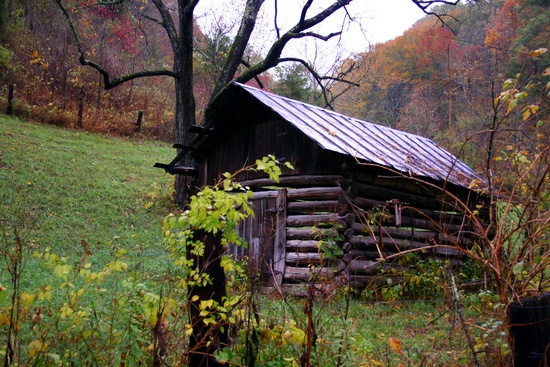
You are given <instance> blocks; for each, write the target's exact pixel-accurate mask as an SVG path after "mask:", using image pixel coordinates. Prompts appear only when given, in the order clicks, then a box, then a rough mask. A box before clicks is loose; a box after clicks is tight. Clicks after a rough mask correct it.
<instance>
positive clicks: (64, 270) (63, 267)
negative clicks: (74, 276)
mask: <svg viewBox="0 0 550 367" xmlns="http://www.w3.org/2000/svg"><path fill="white" fill-rule="evenodd" d="M71 270H72V267H71V265H69V264H59V265H56V266H55V268H54V269H53V273H54V274H55V275H56V276H57V277H58V278H61V279H64V280H67V279H68V278H69V274H71Z"/></svg>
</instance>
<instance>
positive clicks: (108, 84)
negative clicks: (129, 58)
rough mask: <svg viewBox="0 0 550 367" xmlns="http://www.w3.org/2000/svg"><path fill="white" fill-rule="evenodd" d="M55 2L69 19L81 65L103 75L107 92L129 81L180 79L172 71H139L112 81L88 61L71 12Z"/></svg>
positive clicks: (102, 69)
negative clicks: (152, 78)
mask: <svg viewBox="0 0 550 367" xmlns="http://www.w3.org/2000/svg"><path fill="white" fill-rule="evenodd" d="M55 1H56V3H57V5H58V6H59V8H60V9H61V11H62V12H63V15H64V16H65V18H66V19H67V23H68V25H69V28H70V29H71V33H72V35H73V38H74V41H75V43H76V47H77V50H78V60H79V62H80V64H81V65H83V66H90V67H92V68H94V69H96V70H97V71H98V72H99V73H100V74H101V76H102V77H103V84H104V87H105V89H107V90H108V89H112V88H114V87H116V86H118V85H120V84H122V83H125V82H128V81H130V80H133V79H137V78H141V77H146V76H162V75H164V76H170V77H172V78H176V79H177V78H178V77H179V76H178V74H177V73H175V72H174V71H172V70H167V69H160V70H145V71H138V72H134V73H129V74H126V75H123V76H121V77H118V78H115V79H112V80H111V76H110V75H109V72H108V71H107V70H105V69H104V68H102V67H101V66H100V65H99V64H97V63H96V62H94V61H92V60H88V59H86V56H85V53H84V51H83V48H82V44H81V42H80V37H79V36H78V32H77V31H76V28H75V26H74V23H73V21H72V19H71V16H70V14H69V12H68V11H67V9H66V8H65V6H64V5H63V4H62V3H61V0H55ZM153 1H155V0H153ZM163 25H164V26H166V24H164V23H163ZM166 29H167V31H168V28H166Z"/></svg>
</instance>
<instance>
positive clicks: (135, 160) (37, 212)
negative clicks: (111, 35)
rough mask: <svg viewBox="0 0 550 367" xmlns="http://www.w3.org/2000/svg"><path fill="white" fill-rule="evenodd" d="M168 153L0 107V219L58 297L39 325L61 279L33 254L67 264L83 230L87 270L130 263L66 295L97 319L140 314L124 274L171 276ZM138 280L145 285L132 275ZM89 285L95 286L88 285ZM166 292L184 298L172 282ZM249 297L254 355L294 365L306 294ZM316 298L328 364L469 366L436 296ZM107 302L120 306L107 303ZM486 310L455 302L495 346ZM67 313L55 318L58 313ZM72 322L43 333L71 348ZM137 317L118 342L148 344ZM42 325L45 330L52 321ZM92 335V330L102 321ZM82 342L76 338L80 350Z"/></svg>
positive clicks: (177, 337) (321, 354)
mask: <svg viewBox="0 0 550 367" xmlns="http://www.w3.org/2000/svg"><path fill="white" fill-rule="evenodd" d="M173 154H174V151H173V149H172V148H170V147H169V146H168V145H166V144H161V143H156V142H150V141H140V140H131V139H124V138H112V137H106V136H100V135H95V134H89V133H86V132H83V131H75V130H64V129H59V128H55V127H49V126H43V125H38V124H31V123H25V122H21V121H19V120H17V119H14V118H9V117H6V116H0V219H2V220H3V221H4V223H7V222H9V223H12V224H13V225H15V226H16V227H17V228H19V230H20V231H21V233H22V234H23V236H24V237H25V245H26V246H27V248H28V250H29V253H28V254H27V256H28V257H27V259H28V263H27V265H26V266H27V267H26V271H25V272H24V276H23V279H22V289H23V291H24V292H31V293H32V292H35V294H38V293H39V291H38V290H39V289H40V287H42V286H43V285H53V292H54V293H56V295H55V296H54V298H55V297H58V299H59V301H53V302H57V304H53V305H51V304H44V302H43V303H40V302H38V303H37V304H36V307H37V309H38V307H40V309H41V310H43V311H42V312H45V311H47V310H53V315H50V317H53V319H51V321H48V322H49V323H48V322H46V321H47V320H46V318H45V319H44V321H43V325H46V326H47V325H56V322H57V321H56V320H55V317H56V314H55V313H56V312H58V310H61V309H62V305H63V302H66V300H67V299H68V298H67V297H68V296H67V295H68V294H70V291H71V289H70V287H63V286H61V285H60V284H61V282H62V279H60V278H56V277H55V276H53V274H52V269H48V268H46V267H44V266H43V262H41V261H40V260H38V259H36V258H34V257H33V256H31V254H32V253H33V252H37V253H44V252H45V251H46V249H50V251H51V252H52V253H54V254H57V255H58V256H62V257H66V263H67V264H70V265H73V266H74V265H75V264H77V263H78V262H79V261H80V258H81V254H82V252H83V246H82V243H83V241H84V242H85V243H87V244H88V245H87V247H89V250H90V251H91V252H92V254H91V255H90V256H89V258H88V259H87V260H86V261H87V262H89V263H90V264H91V265H90V266H91V269H92V270H94V271H99V270H101V269H102V267H103V266H104V265H105V264H107V263H108V262H110V261H112V260H113V259H114V258H115V253H116V252H117V251H118V250H119V249H124V250H126V251H127V254H126V256H125V258H124V261H126V262H127V263H128V265H129V269H128V272H129V274H120V275H119V276H115V277H114V280H112V281H111V283H106V284H97V285H95V284H93V285H88V286H89V288H86V293H85V294H84V298H83V300H82V301H78V302H75V305H77V306H78V307H79V308H78V309H79V310H82V311H85V312H90V310H92V309H93V310H94V312H93V313H94V314H95V312H96V311H97V313H98V314H97V315H96V316H95V317H96V318H95V319H92V318H90V320H92V321H94V322H96V323H97V324H98V325H106V324H108V323H110V322H111V320H113V323H114V320H117V322H118V323H119V324H120V325H123V324H127V325H130V326H131V327H132V328H133V327H134V326H136V325H137V324H136V325H134V322H137V321H139V318H140V317H141V316H133V315H134V314H132V315H130V314H129V313H127V311H126V310H129V311H128V312H130V311H131V312H135V313H136V315H140V313H142V312H143V310H142V308H143V305H142V304H140V303H141V302H142V300H143V298H142V297H143V294H142V293H140V292H134V291H133V290H132V289H131V287H129V286H128V285H124V284H128V279H130V278H129V277H132V279H134V281H135V283H133V284H134V285H132V287H134V286H135V287H136V289H138V288H139V289H146V290H147V291H149V290H153V291H155V292H158V291H159V287H158V286H159V284H161V283H162V280H165V279H169V277H168V276H167V275H168V274H169V273H170V272H171V269H172V268H173V259H170V257H169V256H168V254H167V252H166V251H165V244H164V242H163V233H162V230H161V221H162V218H163V217H164V216H165V215H166V214H168V213H169V212H171V211H175V208H174V206H173V204H172V177H171V176H169V175H167V174H166V173H165V172H164V171H163V170H159V169H156V168H153V164H154V163H155V162H156V161H159V162H166V161H170V160H171V159H172V158H173ZM0 260H1V262H0V265H1V269H2V271H1V273H0V295H2V294H4V295H5V294H6V292H1V289H2V287H1V285H2V284H4V285H5V286H7V287H8V288H9V286H10V282H9V276H8V273H7V272H6V271H5V261H4V260H5V259H4V258H2V259H0ZM73 268H74V267H73ZM156 280H161V281H158V282H157V281H156ZM125 282H126V283H125ZM142 282H146V283H147V284H148V285H147V286H142V284H141V283H142ZM75 286H76V289H78V288H79V287H86V286H87V285H86V284H85V282H84V281H83V280H82V279H80V283H79V284H75ZM96 286H97V292H96V291H94V289H95V288H94V287H96ZM170 287H172V289H170ZM173 288H175V287H174V286H173V285H172V286H170V285H167V286H166V288H165V290H164V291H166V292H173V291H174V289H173ZM82 289H84V288H82ZM106 289H108V291H107V290H106ZM65 292H67V293H65ZM117 294H119V295H120V296H121V298H122V297H128V299H126V301H125V304H122V303H117V302H122V301H123V299H119V300H117V298H118V296H117ZM171 294H172V295H174V297H179V298H181V297H182V293H181V292H180V293H177V292H175V293H171ZM176 294H178V296H176ZM0 298H1V297H0ZM1 301H2V300H1V299H0V306H2V304H1V303H2V302H1ZM4 301H7V299H5V300H4ZM258 302H259V306H258V308H257V309H256V311H257V312H258V315H259V316H260V317H261V322H260V324H258V325H255V329H256V331H257V332H258V334H257V336H258V337H257V342H258V348H259V349H258V352H257V353H258V354H257V362H258V365H262V366H293V365H296V366H297V363H298V362H297V361H299V359H300V356H301V355H302V353H303V350H304V349H303V345H302V341H303V337H301V336H300V332H298V331H297V330H304V329H306V325H307V317H306V315H305V314H304V300H303V299H292V298H289V299H286V300H280V299H278V298H275V299H273V298H271V297H259V300H258ZM182 304H184V303H182ZM314 304H315V308H314V312H313V315H314V324H315V329H316V333H317V338H318V339H317V342H316V346H315V348H314V351H313V354H312V362H313V363H314V364H315V365H317V366H323V365H324V366H333V365H336V361H337V360H338V358H340V365H341V366H399V365H400V363H402V364H403V365H404V366H419V365H424V366H470V365H472V356H471V352H470V351H469V349H468V343H467V341H466V339H465V336H464V333H463V330H462V327H461V325H460V324H459V322H458V319H457V315H456V313H454V312H452V311H449V310H447V306H446V304H445V303H444V302H442V301H439V302H416V303H389V304H385V303H368V302H366V301H365V298H362V297H359V298H356V299H352V300H351V302H350V308H349V314H348V315H347V317H346V316H345V313H344V310H345V309H346V301H345V298H344V297H343V296H334V297H329V298H326V297H319V298H316V299H315V302H314ZM111 305H114V309H112V310H111V309H110V308H109V307H110V306H111ZM466 306H467V305H466ZM470 306H472V305H470ZM33 307H34V306H33ZM75 307H76V306H75ZM117 307H118V309H121V310H123V311H119V313H117ZM122 307H126V308H124V309H122ZM178 310H179V311H178V312H179V313H178V312H175V313H174V314H171V315H170V318H167V323H168V324H167V325H168V327H169V328H171V334H170V338H171V339H170V341H171V345H173V347H172V348H174V350H177V353H179V354H181V353H183V352H184V348H185V346H183V347H182V346H181V345H182V340H185V337H183V336H182V335H183V331H182V330H183V329H184V327H183V326H182V325H183V324H184V323H185V322H187V321H186V320H187V318H186V316H185V315H182V313H184V312H185V306H179V308H178ZM487 310H490V307H486V306H484V305H478V308H477V309H474V307H472V308H471V309H470V310H468V309H465V310H464V311H465V312H466V317H467V323H468V326H469V328H470V330H471V332H472V335H473V337H474V338H476V337H477V339H475V341H476V343H477V342H479V341H480V340H481V341H483V342H485V341H487V342H489V343H491V344H489V345H488V346H487V347H484V348H485V349H486V350H487V351H494V346H495V345H498V343H497V344H495V342H494V340H495V339H496V337H495V335H496V334H495V333H493V334H491V335H489V337H485V338H483V339H480V338H479V336H480V335H482V333H484V332H487V331H488V330H489V329H490V327H487V326H486V325H485V326H483V324H484V323H486V321H487V320H488V319H490V318H493V317H494V318H497V319H498V318H499V317H501V316H502V315H501V314H500V311H496V312H493V311H489V312H488V311H487ZM484 313H486V314H484ZM90 314H91V313H90ZM0 316H2V315H1V308H0ZM125 317H127V318H128V319H126V318H125ZM67 320H69V319H60V321H63V322H66V321H67ZM86 320H88V319H86ZM90 320H88V321H90ZM71 322H73V324H67V325H68V326H66V327H65V329H60V330H58V331H57V334H47V335H48V337H49V335H54V336H53V337H52V338H54V339H57V340H58V341H59V343H58V344H61V342H64V343H67V345H68V347H66V348H69V349H70V348H77V346H76V345H77V344H76V343H77V342H79V340H81V339H82V338H80V339H79V335H78V334H73V329H72V327H73V326H74V325H76V324H77V321H74V320H73V321H71ZM82 322H83V321H82ZM90 322H91V321H90ZM138 324H139V328H138V329H139V330H140V332H141V333H142V334H136V335H140V337H135V336H134V334H131V333H132V332H134V331H131V332H130V331H124V330H125V329H120V327H121V326H118V327H119V332H120V333H121V335H123V336H125V337H126V339H124V338H123V339H121V340H122V342H121V343H127V342H128V341H135V342H136V346H137V348H138V349H139V348H141V349H142V353H144V355H147V354H148V351H147V348H146V347H144V346H147V345H149V344H148V343H150V341H148V338H150V337H151V330H150V327H149V326H148V325H147V324H146V323H143V322H140V323H138ZM251 324H253V323H247V322H246V321H245V322H243V324H242V326H243V327H242V328H241V329H240V330H238V332H237V334H238V335H240V337H238V338H237V339H236V340H237V344H236V345H235V347H234V351H235V353H237V354H238V353H241V354H242V353H243V351H244V340H245V338H244V335H245V333H246V328H244V326H246V325H251ZM32 325H34V324H32V323H31V324H29V325H28V326H26V327H27V329H26V330H27V333H29V334H25V335H23V336H22V337H21V345H22V347H23V348H26V349H25V350H28V349H29V348H30V345H31V344H32V342H33V340H34V338H35V337H33V336H32V335H31V334H32V331H31V329H30V328H31V326H32ZM71 325H72V326H71ZM78 325H80V324H78ZM82 325H84V323H83V324H82ZM86 325H87V324H86ZM294 325H295V326H294ZM3 326H4V327H5V326H6V325H5V324H4V325H3ZM0 327H2V319H1V317H0ZM32 327H34V326H32ZM136 327H137V326H136ZM296 327H297V329H296ZM178 328H179V329H178ZM108 330H112V329H108ZM120 330H122V331H120ZM128 330H134V329H128ZM178 330H179V333H178ZM489 331H491V332H493V331H494V330H492V329H491V330H489ZM496 331H497V332H501V330H496ZM48 333H53V330H49V331H48ZM125 333H126V334H125ZM136 333H137V331H136ZM97 335H98V338H99V339H100V336H101V335H102V334H101V331H100V332H99V334H97ZM302 336H303V335H302ZM390 337H391V338H395V339H397V340H399V341H400V342H401V345H402V353H399V352H397V351H396V350H394V349H392V348H391V345H390V343H389V338H390ZM300 338H302V339H300ZM99 339H97V340H96V341H95V342H96V343H97V349H95V351H94V352H93V353H95V356H96V357H97V358H99V357H101V358H104V359H103V360H102V361H103V363H105V364H103V365H117V363H119V361H120V359H113V357H112V355H117V356H119V357H120V351H117V350H115V351H113V352H111V351H110V350H108V347H112V348H115V349H116V348H119V347H118V345H115V344H113V343H112V342H106V344H101V343H99V341H98V340H99ZM1 340H2V337H0V341H1ZM44 340H49V339H48V338H44ZM301 340H302V341H301ZM92 342H94V341H93V340H92ZM138 342H139V343H138ZM140 343H141V344H140ZM499 343H501V342H499ZM184 344H185V343H183V345H184ZM78 345H81V344H78ZM121 345H125V344H121ZM89 347H90V348H91V346H89ZM2 348H3V345H0V356H1V354H2V350H3V349H2ZM52 350H53V349H52ZM61 350H64V349H63V348H61ZM87 351H88V350H87V349H82V353H84V352H87ZM102 352H104V354H102ZM117 352H118V354H117ZM109 353H114V354H109ZM489 353H490V352H487V353H481V354H480V358H483V359H484V360H491V356H490V355H489ZM175 354H176V352H174V355H175ZM75 358H76V357H75ZM409 358H410V360H411V361H412V362H409ZM30 360H31V359H30V358H29V361H30ZM107 361H109V363H107ZM78 362H82V361H78V360H77V362H75V363H76V364H75V365H78ZM126 362H128V361H125V363H126ZM167 364H168V365H176V364H178V362H177V360H176V359H174V360H172V361H171V362H169V363H168V362H167ZM23 365H24V364H23ZM128 365H130V364H128Z"/></svg>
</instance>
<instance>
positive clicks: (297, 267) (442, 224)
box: [242, 174, 488, 288]
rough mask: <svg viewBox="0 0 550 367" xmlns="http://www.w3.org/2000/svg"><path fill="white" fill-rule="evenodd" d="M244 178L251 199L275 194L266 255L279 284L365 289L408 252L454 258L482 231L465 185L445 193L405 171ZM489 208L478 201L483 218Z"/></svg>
mask: <svg viewBox="0 0 550 367" xmlns="http://www.w3.org/2000/svg"><path fill="white" fill-rule="evenodd" d="M242 184H243V186H249V187H251V188H252V189H253V190H254V192H255V193H254V200H256V201H257V200H264V199H265V200H268V199H269V200H274V198H277V205H276V208H275V209H274V211H275V212H276V213H277V220H276V221H275V222H276V223H278V224H276V225H275V227H276V228H275V241H274V242H275V244H274V246H273V247H274V251H275V254H274V255H273V256H271V257H270V258H272V259H274V260H273V261H274V262H273V264H274V265H273V269H275V270H274V274H277V280H276V283H277V284H278V285H281V284H282V283H285V284H303V283H304V282H307V283H311V282H317V281H318V280H320V279H323V280H326V279H331V280H335V281H336V282H335V283H338V282H340V283H342V282H344V283H345V284H351V285H354V286H356V287H360V288H364V287H365V286H366V285H368V284H371V283H373V282H375V281H376V279H377V278H376V274H378V273H379V272H380V271H382V270H387V269H389V268H394V269H399V266H398V265H397V260H398V259H399V257H400V256H403V255H405V254H407V253H411V252H415V253H417V254H420V256H421V257H426V258H427V257H430V258H444V259H450V260H451V261H455V262H458V261H460V259H461V258H462V256H463V254H464V252H465V251H468V250H469V249H470V248H471V247H472V246H474V244H476V240H477V239H478V237H477V233H479V231H480V230H481V228H478V227H476V225H478V224H477V223H479V221H476V220H472V215H474V214H472V213H473V210H470V208H471V207H472V206H475V205H476V204H477V203H478V202H479V201H478V197H475V200H470V195H471V193H468V192H466V191H465V189H461V190H462V191H461V192H458V193H457V192H455V193H453V194H452V195H448V193H447V191H446V190H443V189H438V188H437V187H436V186H435V185H429V184H427V185H423V184H419V183H417V182H415V181H413V180H408V179H407V178H403V177H393V178H391V179H390V178H388V177H380V175H373V174H355V175H353V176H348V177H343V176H292V177H282V178H281V181H280V182H279V183H277V184H276V183H274V182H273V181H270V180H268V179H258V180H252V181H247V182H243V183H242ZM273 185H278V186H279V188H283V187H284V189H280V190H279V191H273ZM380 185H383V186H380ZM262 187H269V188H270V191H261V190H262ZM282 191H284V193H285V194H284V195H283V196H282V193H281V192H282ZM461 195H462V196H461ZM471 196H472V197H474V195H471ZM469 200H470V201H471V202H469ZM487 212H488V211H487V210H486V208H484V207H483V208H481V209H480V208H479V207H478V208H477V210H476V214H475V215H477V216H479V217H481V218H482V219H484V218H483V216H485V215H487ZM479 217H478V218H479Z"/></svg>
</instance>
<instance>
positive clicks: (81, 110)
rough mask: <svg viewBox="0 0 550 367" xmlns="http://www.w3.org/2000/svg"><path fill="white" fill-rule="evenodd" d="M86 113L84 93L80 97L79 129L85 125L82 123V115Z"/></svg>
mask: <svg viewBox="0 0 550 367" xmlns="http://www.w3.org/2000/svg"><path fill="white" fill-rule="evenodd" d="M83 112H84V91H81V92H80V96H79V97H78V123H77V124H78V127H82V126H83V125H84V124H83V122H82V115H83Z"/></svg>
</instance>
